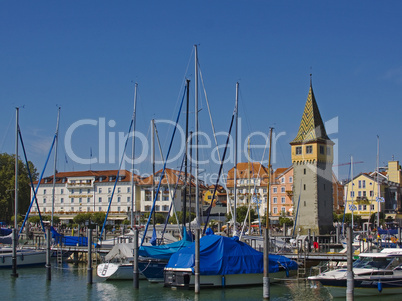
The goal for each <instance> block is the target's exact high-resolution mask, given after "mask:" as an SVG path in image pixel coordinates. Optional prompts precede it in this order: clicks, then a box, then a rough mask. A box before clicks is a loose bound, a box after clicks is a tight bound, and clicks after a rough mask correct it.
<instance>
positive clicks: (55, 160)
mask: <svg viewBox="0 0 402 301" xmlns="http://www.w3.org/2000/svg"><path fill="white" fill-rule="evenodd" d="M59 124H60V107H59V109H58V111H57V125H56V135H55V146H54V165H53V171H54V172H53V190H52V219H51V222H50V225H51V226H52V227H53V217H54V203H55V194H56V172H57V170H56V165H57V145H58V142H59Z"/></svg>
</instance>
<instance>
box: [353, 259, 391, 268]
mask: <svg viewBox="0 0 402 301" xmlns="http://www.w3.org/2000/svg"><path fill="white" fill-rule="evenodd" d="M393 260H394V258H392V257H361V258H359V259H358V260H356V261H355V262H354V263H353V267H354V268H360V269H386V268H387V267H388V266H389V265H390V263H391V262H392V261H393Z"/></svg>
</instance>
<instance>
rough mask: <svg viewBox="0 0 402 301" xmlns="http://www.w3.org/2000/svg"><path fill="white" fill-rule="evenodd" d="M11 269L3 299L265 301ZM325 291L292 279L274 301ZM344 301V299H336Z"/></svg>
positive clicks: (78, 268) (243, 292) (250, 295)
mask: <svg viewBox="0 0 402 301" xmlns="http://www.w3.org/2000/svg"><path fill="white" fill-rule="evenodd" d="M10 274H11V270H9V269H0V279H1V281H0V300H4V301H6V300H7V301H8V300H23V301H30V300H58V301H63V300H66V301H67V300H68V301H71V300H96V301H100V300H104V301H109V300H119V301H125V300H141V301H142V300H149V301H153V300H155V301H156V300H166V301H173V300H181V301H183V300H197V301H198V300H205V301H211V300H247V301H252V300H263V297H262V296H263V288H262V286H261V287H260V286H257V287H247V288H225V289H206V288H204V289H201V292H200V293H199V294H195V293H194V291H192V290H180V289H179V290H173V289H170V288H165V287H163V284H153V283H149V282H148V281H146V280H140V285H139V286H140V287H139V289H134V288H133V284H132V281H104V280H102V279H100V278H98V277H97V276H96V269H95V268H94V273H93V284H91V285H90V284H87V267H86V266H85V265H74V264H67V263H65V264H64V265H63V267H62V268H57V267H56V262H54V263H53V264H52V274H51V281H48V280H46V270H45V268H44V267H35V268H20V269H18V274H19V277H18V278H14V277H11V275H10ZM400 298H401V297H400V296H398V295H395V296H376V297H372V298H371V297H368V298H367V297H365V298H364V299H363V298H356V297H355V300H365V301H367V300H377V301H380V300H387V301H390V300H400ZM332 299H333V298H332V296H331V295H330V294H329V293H328V291H327V290H326V289H325V288H322V287H319V286H318V287H317V286H316V285H315V284H313V283H309V282H308V281H296V280H290V281H286V282H284V283H281V284H271V286H270V300H276V301H279V300H280V301H286V300H295V301H313V300H332ZM334 300H342V299H334Z"/></svg>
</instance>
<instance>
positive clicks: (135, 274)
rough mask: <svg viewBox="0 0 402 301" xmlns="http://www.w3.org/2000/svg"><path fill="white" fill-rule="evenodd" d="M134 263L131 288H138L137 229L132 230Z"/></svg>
mask: <svg viewBox="0 0 402 301" xmlns="http://www.w3.org/2000/svg"><path fill="white" fill-rule="evenodd" d="M133 257H134V261H133V286H134V288H139V287H140V285H139V283H140V281H139V280H140V274H139V272H138V229H134V254H133Z"/></svg>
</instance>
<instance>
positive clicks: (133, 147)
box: [130, 83, 138, 229]
mask: <svg viewBox="0 0 402 301" xmlns="http://www.w3.org/2000/svg"><path fill="white" fill-rule="evenodd" d="M137 88H138V84H137V83H135V89H134V110H133V140H132V142H131V212H130V213H131V216H130V226H131V229H132V228H133V227H134V225H135V221H134V206H136V203H135V200H134V198H135V192H134V189H135V186H134V154H135V114H136V108H137Z"/></svg>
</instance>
